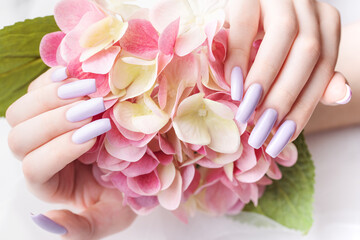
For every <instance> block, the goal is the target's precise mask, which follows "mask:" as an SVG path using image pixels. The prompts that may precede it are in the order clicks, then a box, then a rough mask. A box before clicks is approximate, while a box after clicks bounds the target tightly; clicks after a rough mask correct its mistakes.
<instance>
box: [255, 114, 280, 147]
mask: <svg viewBox="0 0 360 240" xmlns="http://www.w3.org/2000/svg"><path fill="white" fill-rule="evenodd" d="M277 117H278V113H277V112H276V110H274V109H272V108H269V109H267V110H266V111H265V112H264V113H263V114H262V115H261V117H260V119H259V120H258V122H257V123H256V125H255V128H254V129H253V130H252V132H251V134H250V137H249V145H250V146H252V147H253V148H256V149H259V148H260V147H261V146H262V145H263V144H264V142H265V141H266V139H267V137H268V136H269V134H270V132H271V129H272V128H273V127H274V124H275V122H276V120H277Z"/></svg>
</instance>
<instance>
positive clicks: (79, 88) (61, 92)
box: [58, 79, 96, 99]
mask: <svg viewBox="0 0 360 240" xmlns="http://www.w3.org/2000/svg"><path fill="white" fill-rule="evenodd" d="M94 92H96V81H95V79H85V80H78V81H75V82H71V83H68V84H65V85H62V86H60V87H59V88H58V96H59V98H61V99H71V98H77V97H83V96H86V95H89V94H91V93H94Z"/></svg>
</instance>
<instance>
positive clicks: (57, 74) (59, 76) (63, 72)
mask: <svg viewBox="0 0 360 240" xmlns="http://www.w3.org/2000/svg"><path fill="white" fill-rule="evenodd" d="M67 78H68V74H67V68H66V67H62V68H58V69H56V70H55V71H54V72H53V73H52V74H51V80H52V81H53V82H61V81H64V80H65V79H67Z"/></svg>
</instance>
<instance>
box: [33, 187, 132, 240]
mask: <svg viewBox="0 0 360 240" xmlns="http://www.w3.org/2000/svg"><path fill="white" fill-rule="evenodd" d="M135 218H136V214H135V213H134V212H133V211H132V210H131V209H130V208H129V207H127V206H123V204H122V195H121V193H120V192H119V191H118V190H113V189H106V190H104V193H103V194H102V195H101V197H100V199H99V201H98V202H97V203H96V204H94V205H92V206H90V207H89V208H87V209H86V210H85V211H83V212H81V213H79V214H75V213H73V212H71V211H69V210H54V211H49V212H47V213H46V214H45V215H42V214H40V215H37V216H32V219H33V221H34V222H35V223H36V224H37V225H38V226H39V227H41V228H43V229H44V230H46V231H48V232H52V233H55V234H59V235H61V236H62V239H71V240H77V239H79V240H83V239H88V240H95V239H101V238H103V237H106V236H109V235H112V234H114V233H117V232H120V231H122V230H124V229H126V228H128V227H129V226H130V225H131V223H132V222H133V221H134V220H135Z"/></svg>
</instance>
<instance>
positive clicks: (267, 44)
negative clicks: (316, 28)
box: [236, 0, 298, 123]
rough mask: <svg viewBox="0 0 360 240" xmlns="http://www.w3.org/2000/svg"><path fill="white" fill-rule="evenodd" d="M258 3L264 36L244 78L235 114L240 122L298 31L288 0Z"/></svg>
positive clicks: (277, 68)
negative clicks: (241, 99)
mask: <svg viewBox="0 0 360 240" xmlns="http://www.w3.org/2000/svg"><path fill="white" fill-rule="evenodd" d="M260 2H261V10H262V18H263V20H262V21H263V22H264V31H265V35H264V39H263V41H262V43H261V45H260V48H259V51H258V53H257V56H256V58H255V61H254V64H253V65H252V67H251V69H250V71H249V74H248V76H247V79H246V81H245V89H246V91H247V93H246V94H245V97H244V101H243V102H242V103H241V104H240V107H239V110H238V113H237V116H236V119H237V120H238V121H240V122H242V123H246V122H247V121H248V120H249V118H250V116H251V115H252V113H253V112H254V110H255V108H256V106H257V105H258V103H259V101H260V99H261V98H262V97H263V96H265V95H266V93H267V92H268V90H269V88H270V87H271V85H272V83H273V81H274V79H275V78H276V76H277V75H278V73H279V71H280V69H281V67H282V65H283V63H284V61H285V59H286V56H287V55H288V52H289V50H290V48H291V46H292V44H293V42H294V39H295V37H296V35H297V33H298V23H297V18H296V14H295V10H294V6H293V4H292V1H288V0H263V1H260ZM250 89H251V90H250ZM248 90H250V91H248Z"/></svg>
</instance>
